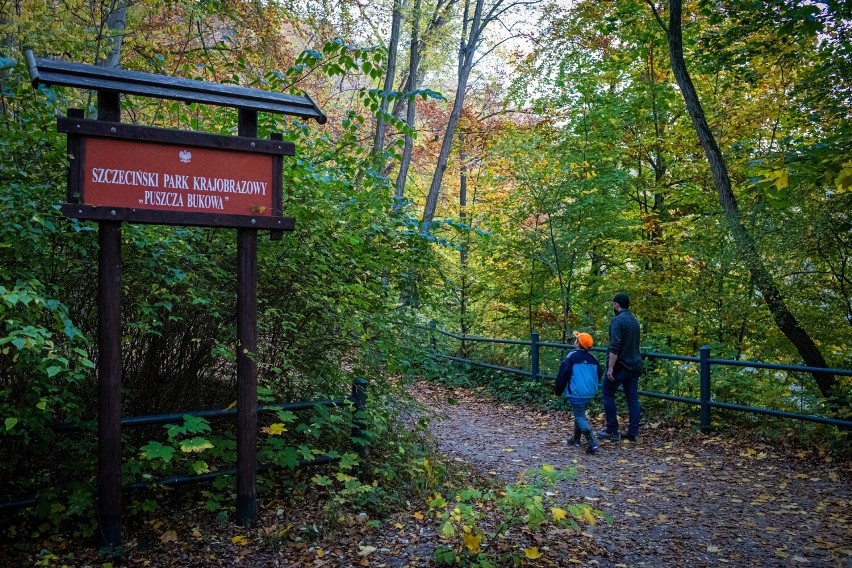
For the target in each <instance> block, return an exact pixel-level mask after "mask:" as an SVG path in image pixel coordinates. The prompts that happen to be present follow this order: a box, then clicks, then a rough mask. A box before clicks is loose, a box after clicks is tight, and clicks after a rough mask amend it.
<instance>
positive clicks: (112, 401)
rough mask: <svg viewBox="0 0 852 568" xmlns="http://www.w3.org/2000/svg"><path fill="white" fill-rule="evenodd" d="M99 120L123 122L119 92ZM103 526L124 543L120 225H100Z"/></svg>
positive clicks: (105, 536) (107, 97) (105, 533)
mask: <svg viewBox="0 0 852 568" xmlns="http://www.w3.org/2000/svg"><path fill="white" fill-rule="evenodd" d="M98 120H107V121H111V122H119V121H120V120H121V106H120V100H119V95H118V93H111V92H103V91H98ZM98 247H99V250H98V524H99V526H100V540H101V545H103V546H106V547H107V548H114V547H118V546H120V544H121V223H120V222H110V221H105V222H101V223H98Z"/></svg>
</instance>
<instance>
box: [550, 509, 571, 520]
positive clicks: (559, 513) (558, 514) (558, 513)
mask: <svg viewBox="0 0 852 568" xmlns="http://www.w3.org/2000/svg"><path fill="white" fill-rule="evenodd" d="M550 514H551V515H553V520H554V521H561V520H562V519H564V518H565V516H566V515H567V514H568V511H566V510H565V509H560V508H559V507H551V508H550Z"/></svg>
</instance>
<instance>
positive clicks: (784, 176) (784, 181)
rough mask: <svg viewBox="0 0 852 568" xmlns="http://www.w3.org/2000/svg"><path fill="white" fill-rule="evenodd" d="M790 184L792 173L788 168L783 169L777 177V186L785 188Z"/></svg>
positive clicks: (777, 187)
mask: <svg viewBox="0 0 852 568" xmlns="http://www.w3.org/2000/svg"><path fill="white" fill-rule="evenodd" d="M788 185H790V174H789V173H788V172H787V170H781V172H780V173H779V174H778V177H776V178H775V188H776V189H784V188H785V187H787V186H788Z"/></svg>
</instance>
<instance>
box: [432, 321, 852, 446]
mask: <svg viewBox="0 0 852 568" xmlns="http://www.w3.org/2000/svg"><path fill="white" fill-rule="evenodd" d="M429 330H430V341H431V346H432V351H433V353H434V354H435V356H436V357H438V358H441V359H446V360H449V361H455V362H458V363H467V364H468V365H474V366H477V367H484V368H487V369H494V370H496V371H503V372H506V373H513V374H516V375H522V376H525V377H529V378H530V379H531V380H532V381H537V380H539V379H548V380H555V379H556V377H555V376H553V375H544V374H541V372H540V369H539V364H540V355H541V351H540V350H541V348H542V347H551V348H558V349H570V348H571V347H572V346H571V345H569V344H565V343H552V342H544V341H540V340H539V334H538V332H536V331H533V332H531V333H530V339H529V340H528V341H527V340H519V339H497V338H493V337H475V336H470V335H458V334H455V333H451V332H449V331H445V330H443V329H439V328H438V327H436V326H435V325H434V323H433V324H432V325H431V326H430V328H429ZM436 333H439V334H441V335H444V336H446V337H450V338H452V339H456V340H459V341H461V342H463V343H467V342H474V343H500V344H507V345H528V346H529V348H530V351H529V353H530V369H529V370H525V369H516V368H513V367H504V366H501V365H494V364H491V363H484V362H481V361H474V360H471V359H466V358H464V357H456V356H453V355H447V354H444V353H439V352H438V348H437V341H436V337H435V334H436ZM590 351H597V352H602V353H605V352H606V349H604V348H602V347H592V348H591V349H590ZM642 357H643V358H645V359H651V360H653V359H662V360H668V361H683V362H689V363H698V367H699V392H700V395H699V398H690V397H684V396H677V395H672V394H666V393H660V392H654V391H646V390H640V391H639V394H641V395H643V396H647V397H650V398H659V399H663V400H671V401H674V402H681V403H685V404H692V405H697V406H698V407H699V416H700V423H701V430H702V431H703V432H709V431H710V427H711V422H712V415H711V409H713V408H720V409H725V410H735V411H739V412H749V413H752V414H763V415H767V416H775V417H779V418H788V419H793V420H801V421H805V422H816V423H818V424H827V425H831V426H837V427H839V428H844V429H852V421H849V420H842V419H839V418H830V417H827V416H817V415H814V414H802V413H796V412H787V411H783V410H774V409H770V408H760V407H754V406H746V405H742V404H732V403H727V402H717V401H714V400H713V391H712V380H711V379H712V375H711V368H712V366H713V365H726V366H731V367H748V368H753V369H769V370H775V371H792V372H798V373H829V374H832V375H840V376H846V377H850V376H852V370H850V369H829V368H823V367H805V366H799V365H781V364H776V363H764V362H761V361H735V360H731V359H716V358H713V357H710V347H709V346H707V345H705V346H703V347H701V348H700V349H699V350H698V356H697V357H694V356H688V355H671V354H668V353H652V352H643V353H642Z"/></svg>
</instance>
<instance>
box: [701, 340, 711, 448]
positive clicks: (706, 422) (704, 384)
mask: <svg viewBox="0 0 852 568" xmlns="http://www.w3.org/2000/svg"><path fill="white" fill-rule="evenodd" d="M698 359H699V363H698V366H699V370H700V373H701V398H700V400H701V431H702V432H704V433H705V434H706V433H708V432H710V422H711V419H710V398H711V393H710V346H709V345H703V346H702V347H701V349H699V350H698Z"/></svg>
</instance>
